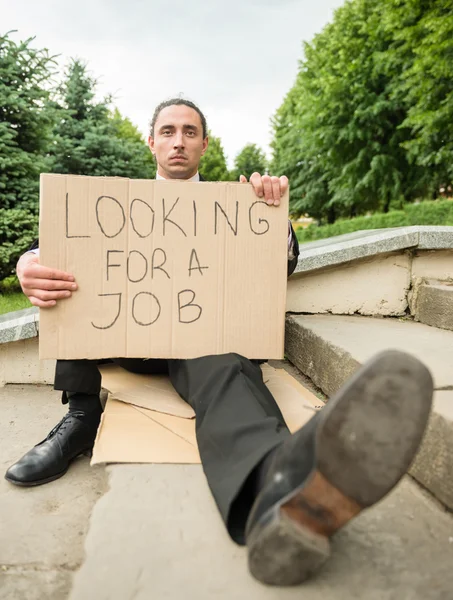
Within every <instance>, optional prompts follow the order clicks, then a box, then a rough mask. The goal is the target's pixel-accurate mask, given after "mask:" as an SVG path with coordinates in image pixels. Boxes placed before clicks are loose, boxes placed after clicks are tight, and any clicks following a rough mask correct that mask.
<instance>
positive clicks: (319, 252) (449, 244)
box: [295, 225, 453, 273]
mask: <svg viewBox="0 0 453 600" xmlns="http://www.w3.org/2000/svg"><path fill="white" fill-rule="evenodd" d="M417 248H419V249H422V250H434V249H436V250H441V249H450V248H453V227H434V226H433V227H428V226H419V225H416V226H413V227H395V228H389V229H372V230H365V231H356V232H354V233H347V234H344V235H339V236H336V237H331V238H327V239H324V240H317V241H315V242H308V243H306V244H301V247H300V256H299V260H298V263H297V267H296V270H295V273H304V272H307V271H314V270H315V269H322V268H325V267H329V266H334V265H339V264H343V263H346V262H350V261H352V260H357V259H361V258H367V257H371V256H377V255H379V254H388V253H389V252H395V251H398V250H401V251H402V250H406V249H417Z"/></svg>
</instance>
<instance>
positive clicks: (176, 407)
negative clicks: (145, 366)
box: [99, 364, 195, 419]
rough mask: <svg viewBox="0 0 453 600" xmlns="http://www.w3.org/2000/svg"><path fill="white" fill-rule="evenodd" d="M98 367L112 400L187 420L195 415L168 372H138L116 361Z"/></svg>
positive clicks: (103, 384) (103, 385)
mask: <svg viewBox="0 0 453 600" xmlns="http://www.w3.org/2000/svg"><path fill="white" fill-rule="evenodd" d="M99 370H100V372H101V375H102V387H104V388H105V389H106V390H108V391H109V392H110V398H111V399H112V400H121V401H122V402H127V403H128V404H133V405H135V406H137V407H141V408H146V409H148V410H155V411H159V412H161V413H167V414H169V415H173V416H176V417H183V418H185V419H193V418H194V417H195V412H194V410H193V408H192V407H191V406H190V405H189V404H187V402H184V400H183V399H182V398H181V397H180V396H179V395H178V394H177V393H176V392H175V389H174V387H173V386H172V384H171V383H170V380H169V378H168V377H167V376H166V375H152V376H150V375H139V374H137V373H131V372H130V371H126V370H125V369H122V368H121V367H120V366H118V365H114V364H112V365H103V366H101V367H100V368H99Z"/></svg>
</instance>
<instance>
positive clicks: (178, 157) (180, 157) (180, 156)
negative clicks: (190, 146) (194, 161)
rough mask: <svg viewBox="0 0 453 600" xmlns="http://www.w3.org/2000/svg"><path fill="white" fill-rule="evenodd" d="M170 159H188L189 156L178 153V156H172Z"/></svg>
mask: <svg viewBox="0 0 453 600" xmlns="http://www.w3.org/2000/svg"><path fill="white" fill-rule="evenodd" d="M170 160H187V158H186V157H185V156H183V155H182V154H177V155H176V156H172V157H171V158H170Z"/></svg>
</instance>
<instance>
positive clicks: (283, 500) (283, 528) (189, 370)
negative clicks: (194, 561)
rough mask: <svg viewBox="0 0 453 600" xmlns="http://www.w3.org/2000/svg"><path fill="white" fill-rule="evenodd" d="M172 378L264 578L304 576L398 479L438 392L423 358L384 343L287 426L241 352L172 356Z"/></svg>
mask: <svg viewBox="0 0 453 600" xmlns="http://www.w3.org/2000/svg"><path fill="white" fill-rule="evenodd" d="M170 376H171V378H172V381H173V384H174V386H175V388H176V389H177V390H178V392H179V393H180V394H181V396H183V398H185V399H186V400H187V401H188V402H189V403H190V404H191V405H192V406H193V407H194V409H195V412H196V416H197V437H198V442H199V445H200V454H201V458H202V461H203V466H204V469H205V472H206V475H207V478H208V482H209V485H210V487H211V489H212V491H213V494H214V497H215V499H216V501H217V504H218V506H219V508H220V511H221V514H222V516H223V518H224V520H225V522H226V524H227V527H228V529H229V532H230V534H231V536H232V537H233V539H236V541H242V539H243V537H244V531H243V530H242V526H243V523H244V516H245V518H246V525H245V541H246V544H247V548H248V559H249V568H250V571H251V572H252V574H253V575H254V576H255V577H256V578H257V579H258V580H260V581H262V582H264V583H267V584H271V585H294V584H298V583H301V582H302V581H304V580H305V579H307V578H308V577H309V576H310V574H311V573H312V572H313V571H315V570H316V569H317V568H319V567H320V566H321V565H322V564H323V563H324V562H325V560H326V559H327V558H328V556H329V553H330V546H329V538H330V537H331V536H332V535H334V534H335V533H336V532H337V531H338V530H339V529H340V528H341V527H343V526H344V525H345V524H346V523H348V521H349V520H351V519H352V518H353V517H355V516H356V515H357V514H359V513H360V512H361V511H362V510H363V509H364V508H367V507H370V506H372V505H373V504H375V503H376V502H378V501H379V500H381V499H382V498H383V497H384V496H385V495H386V494H387V493H388V492H389V491H390V490H392V489H393V487H394V486H395V485H396V484H397V483H398V481H399V480H400V479H401V477H402V476H403V475H404V474H405V473H406V471H407V469H408V468H409V466H410V464H411V462H412V460H413V458H414V456H415V454H416V452H417V450H418V447H419V444H420V441H421V439H422V437H423V433H424V430H425V428H426V424H427V420H428V418H429V413H430V408H431V401H432V392H433V383H432V378H431V375H430V373H429V371H428V370H427V369H426V367H425V366H424V365H423V364H422V363H420V361H418V360H417V359H415V358H414V357H412V356H410V355H407V354H404V353H402V352H397V351H387V352H383V353H381V354H380V355H377V356H376V357H375V358H374V359H372V360H371V361H369V362H368V363H367V364H366V365H365V366H364V367H362V368H361V369H359V371H358V372H357V373H356V374H355V375H354V376H353V377H352V378H351V379H350V381H349V382H347V383H346V385H345V386H344V387H343V388H342V389H341V390H340V391H339V392H338V394H337V395H336V396H335V397H334V398H332V399H331V400H330V401H329V402H328V403H327V405H326V407H325V408H323V410H321V411H319V412H318V413H317V414H316V415H315V416H314V417H313V418H312V419H311V420H310V421H309V422H308V423H307V424H306V425H305V426H304V427H302V428H301V429H300V430H299V431H298V432H296V433H295V434H294V435H289V434H288V432H287V430H286V429H285V428H284V426H283V422H282V420H281V418H280V417H279V415H278V413H277V412H276V407H275V406H274V405H273V403H272V400H271V399H269V397H267V396H266V393H265V392H264V390H263V389H262V387H261V386H262V384H261V383H260V381H259V378H258V376H257V373H256V371H255V372H254V369H253V365H252V367H250V363H249V361H247V360H246V359H243V358H242V357H239V356H236V355H227V356H221V357H206V358H202V359H195V360H189V361H170ZM271 398H272V397H271ZM274 404H275V403H274ZM260 409H261V410H260ZM251 499H254V502H253V505H251Z"/></svg>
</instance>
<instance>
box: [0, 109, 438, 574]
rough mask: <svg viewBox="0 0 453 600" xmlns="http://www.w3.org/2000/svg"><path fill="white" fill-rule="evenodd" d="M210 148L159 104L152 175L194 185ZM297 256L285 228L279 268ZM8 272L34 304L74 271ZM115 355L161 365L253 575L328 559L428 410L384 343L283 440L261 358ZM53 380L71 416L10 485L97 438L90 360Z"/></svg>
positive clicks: (47, 471)
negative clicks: (186, 408)
mask: <svg viewBox="0 0 453 600" xmlns="http://www.w3.org/2000/svg"><path fill="white" fill-rule="evenodd" d="M207 146H208V137H207V127H206V120H205V118H204V115H203V114H202V112H201V111H200V110H199V108H198V107H197V106H195V105H194V104H192V103H190V102H187V101H185V100H181V99H176V100H171V101H169V102H164V103H162V104H161V105H159V106H158V107H157V109H156V111H155V113H154V116H153V119H152V122H151V132H150V137H149V147H150V149H151V152H152V153H153V154H154V156H155V157H156V161H157V178H164V179H177V180H187V181H198V180H200V178H199V175H198V165H199V161H200V158H201V156H202V155H203V154H204V153H205V152H206V149H207ZM241 181H243V182H245V181H246V180H245V178H244V177H241ZM251 183H252V185H253V187H254V189H255V192H256V194H257V195H258V196H259V197H264V199H265V200H266V201H267V202H268V203H269V204H272V205H273V206H275V210H278V206H279V204H280V198H281V195H282V194H283V193H284V192H285V191H286V189H287V186H288V181H287V179H286V177H281V178H280V179H279V178H277V177H268V176H263V177H262V176H261V175H259V174H257V173H255V174H253V176H252V177H251ZM297 254H298V248H297V242H296V239H295V236H294V234H293V232H292V231H291V230H290V231H289V268H288V272H289V273H291V272H292V271H293V270H294V268H295V264H296V262H297ZM264 260H265V258H264ZM17 273H18V276H19V279H20V282H21V285H22V289H23V291H24V293H25V294H26V295H27V296H28V297H29V298H30V300H31V302H32V303H33V304H34V305H35V306H39V307H41V308H49V307H52V306H54V305H55V304H56V302H59V301H61V300H62V299H64V298H67V297H69V296H70V295H71V294H72V293H74V292H75V291H76V289H77V284H76V282H75V279H74V277H73V276H72V275H71V274H68V273H63V272H59V271H56V270H54V269H49V268H47V267H44V266H42V265H40V264H39V257H38V256H37V254H36V253H34V254H33V253H27V254H25V255H24V256H23V257H21V259H20V260H19V262H18V265H17ZM114 360H115V361H116V362H118V363H119V364H120V365H122V366H124V367H125V368H127V369H129V370H132V371H136V372H141V373H144V372H151V373H152V372H154V373H156V372H159V373H162V372H168V374H169V376H170V379H171V382H172V384H173V385H174V387H175V389H176V390H177V391H178V393H179V394H180V395H181V397H182V398H183V399H184V400H186V401H187V402H188V403H189V404H190V405H191V406H192V407H193V408H194V410H195V413H196V432H197V441H198V445H199V450H200V456H201V460H202V463H203V468H204V471H205V474H206V477H207V480H208V483H209V486H210V488H211V491H212V493H213V496H214V498H215V501H216V503H217V506H218V508H219V511H220V513H221V516H222V518H223V519H224V522H225V524H226V527H227V529H228V532H229V533H230V535H231V537H232V539H233V540H234V541H236V542H237V543H240V544H244V543H245V544H246V545H247V547H248V556H249V567H250V570H251V572H252V574H253V575H254V576H255V577H256V578H257V579H259V580H260V581H262V582H265V583H268V584H274V585H291V584H296V583H300V582H302V581H304V580H305V579H306V578H307V577H308V576H309V575H310V573H311V572H313V571H314V570H315V569H316V568H318V567H319V566H320V565H321V564H322V563H323V562H324V561H325V560H326V558H327V557H328V555H329V538H330V536H332V535H333V534H334V533H335V532H336V531H337V530H338V529H339V528H340V527H342V526H343V525H344V524H345V523H347V522H348V521H349V520H350V519H351V518H352V517H354V516H355V515H357V514H358V513H359V512H360V511H361V510H362V509H363V508H365V507H368V506H371V505H372V504H374V503H376V502H377V501H378V500H380V499H381V498H382V497H383V496H384V495H385V494H387V493H388V492H389V491H390V490H391V489H392V488H393V487H394V485H395V484H396V483H397V482H398V481H399V479H400V478H401V477H402V476H403V474H404V473H405V472H406V470H407V468H408V467H409V465H410V463H411V461H412V459H413V457H414V454H415V452H416V451H417V448H418V446H419V443H420V440H421V437H422V435H423V432H424V429H425V425H426V422H427V418H428V415H429V411H430V405H431V396H432V380H431V376H430V374H429V372H428V371H427V369H426V368H425V367H424V366H423V365H422V364H421V363H420V362H419V361H417V360H416V359H415V358H413V357H410V356H408V355H405V354H403V353H400V352H387V353H383V354H381V355H379V356H377V357H376V358H375V359H373V360H372V361H370V362H369V363H368V364H367V365H365V367H364V368H363V369H361V370H360V371H359V372H358V373H357V374H356V375H355V376H354V377H353V378H352V379H351V380H350V382H349V383H348V384H347V385H346V386H345V387H344V388H343V390H341V391H340V392H339V394H338V395H337V396H336V397H335V398H333V399H331V400H330V401H329V403H328V404H327V406H326V407H325V408H324V409H323V410H322V411H319V413H317V414H316V415H315V416H314V417H313V418H312V419H311V420H310V421H309V422H308V423H307V424H306V425H305V426H304V427H303V428H302V429H301V430H300V431H298V432H296V434H294V435H290V433H289V431H288V429H287V427H286V424H285V422H284V420H283V417H282V415H281V413H280V410H279V409H278V406H277V405H276V403H275V400H274V398H273V397H272V395H271V394H270V392H269V390H268V389H267V388H266V386H265V385H264V383H263V379H262V375H261V370H260V367H259V365H258V364H257V361H250V360H248V359H247V358H245V357H243V356H239V355H237V354H227V355H219V356H205V357H201V358H196V359H191V360H146V361H144V360H139V359H114ZM55 389H58V390H62V392H63V403H66V402H68V403H69V412H68V413H67V415H65V416H64V417H63V419H62V420H61V421H60V423H58V425H56V427H54V429H53V430H52V431H51V432H50V433H49V435H48V437H47V438H46V439H45V440H44V441H43V442H41V443H40V444H38V445H37V446H35V447H34V448H32V449H31V450H30V451H29V452H27V454H25V456H24V457H22V458H21V459H20V460H19V461H18V462H17V463H16V464H14V465H13V466H12V467H10V468H9V469H8V471H7V473H6V479H7V480H8V481H10V482H11V483H14V484H17V485H23V486H32V485H39V484H42V483H46V482H48V481H52V480H54V479H56V478H58V477H61V476H62V475H63V474H64V473H65V472H66V470H67V469H68V466H69V464H70V462H71V461H72V460H73V459H74V458H75V457H76V456H78V455H80V454H81V453H84V452H88V451H90V449H91V448H92V446H93V442H94V438H95V435H96V430H97V427H98V424H99V420H100V416H101V410H102V409H101V404H100V400H99V392H100V389H101V376H100V374H99V370H98V368H97V365H96V362H95V361H90V360H68V361H57V367H56V375H55Z"/></svg>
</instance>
